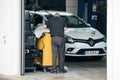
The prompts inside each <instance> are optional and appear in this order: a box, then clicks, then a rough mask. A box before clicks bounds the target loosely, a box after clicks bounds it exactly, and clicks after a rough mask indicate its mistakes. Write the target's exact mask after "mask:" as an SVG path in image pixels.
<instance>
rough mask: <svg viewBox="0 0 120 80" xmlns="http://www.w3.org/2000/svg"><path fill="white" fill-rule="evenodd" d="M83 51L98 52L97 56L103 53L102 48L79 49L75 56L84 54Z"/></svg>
mask: <svg viewBox="0 0 120 80" xmlns="http://www.w3.org/2000/svg"><path fill="white" fill-rule="evenodd" d="M85 51H99V54H104V53H105V51H104V50H103V49H102V48H95V49H80V50H79V51H78V52H77V53H76V54H78V55H79V54H83V55H84V54H85Z"/></svg>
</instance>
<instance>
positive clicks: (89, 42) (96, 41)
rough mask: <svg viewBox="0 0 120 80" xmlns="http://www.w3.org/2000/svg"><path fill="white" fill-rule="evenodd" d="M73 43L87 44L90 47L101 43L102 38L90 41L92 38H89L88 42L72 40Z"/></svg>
mask: <svg viewBox="0 0 120 80" xmlns="http://www.w3.org/2000/svg"><path fill="white" fill-rule="evenodd" d="M73 40H74V42H82V43H87V44H89V45H90V46H94V45H95V44H96V43H99V42H103V41H104V40H103V38H100V39H92V38H89V39H88V40H84V39H73Z"/></svg>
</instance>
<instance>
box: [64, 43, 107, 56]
mask: <svg viewBox="0 0 120 80" xmlns="http://www.w3.org/2000/svg"><path fill="white" fill-rule="evenodd" d="M87 51H89V52H90V54H86V52H87ZM95 51H96V52H99V53H97V54H96V53H95ZM106 51H107V50H106V43H105V42H99V43H96V44H95V45H94V46H92V47H91V46H90V45H89V44H86V43H80V42H76V43H72V44H71V43H66V50H65V55H66V56H105V55H106Z"/></svg>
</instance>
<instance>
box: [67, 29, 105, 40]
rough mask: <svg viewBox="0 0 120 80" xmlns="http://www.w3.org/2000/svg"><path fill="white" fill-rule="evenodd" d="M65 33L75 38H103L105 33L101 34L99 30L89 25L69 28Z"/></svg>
mask: <svg viewBox="0 0 120 80" xmlns="http://www.w3.org/2000/svg"><path fill="white" fill-rule="evenodd" d="M65 35H67V36H69V37H72V38H75V39H89V38H92V39H99V38H103V37H104V35H103V34H101V33H100V32H99V31H98V30H96V29H94V28H92V27H88V28H68V29H67V31H65Z"/></svg>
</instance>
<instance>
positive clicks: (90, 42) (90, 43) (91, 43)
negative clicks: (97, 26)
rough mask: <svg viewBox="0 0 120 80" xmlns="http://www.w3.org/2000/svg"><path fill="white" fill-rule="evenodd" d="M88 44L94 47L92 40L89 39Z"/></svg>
mask: <svg viewBox="0 0 120 80" xmlns="http://www.w3.org/2000/svg"><path fill="white" fill-rule="evenodd" d="M88 43H89V45H90V46H94V40H93V39H91V38H90V39H89V40H88Z"/></svg>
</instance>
